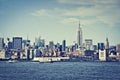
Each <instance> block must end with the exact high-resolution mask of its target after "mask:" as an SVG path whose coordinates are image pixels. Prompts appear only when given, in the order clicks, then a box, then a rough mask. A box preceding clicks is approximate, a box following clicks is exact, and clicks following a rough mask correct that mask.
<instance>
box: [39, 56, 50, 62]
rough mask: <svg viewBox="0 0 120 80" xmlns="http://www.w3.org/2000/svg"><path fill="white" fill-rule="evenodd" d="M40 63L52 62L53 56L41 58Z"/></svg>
mask: <svg viewBox="0 0 120 80" xmlns="http://www.w3.org/2000/svg"><path fill="white" fill-rule="evenodd" d="M39 62H40V63H52V58H45V57H43V58H39Z"/></svg>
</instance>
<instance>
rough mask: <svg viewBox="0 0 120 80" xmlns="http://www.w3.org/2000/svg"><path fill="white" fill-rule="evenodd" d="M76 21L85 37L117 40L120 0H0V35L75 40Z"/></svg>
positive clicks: (69, 41) (60, 41)
mask: <svg viewBox="0 0 120 80" xmlns="http://www.w3.org/2000/svg"><path fill="white" fill-rule="evenodd" d="M79 20H80V24H81V26H80V27H81V28H82V32H83V42H84V40H85V39H92V40H93V43H94V44H97V43H98V42H105V41H106V38H107V37H108V39H109V42H110V45H116V44H119V43H120V0H0V37H4V38H5V39H6V38H7V37H9V38H11V41H12V37H23V39H27V36H28V39H30V40H31V42H32V43H33V42H34V41H35V37H39V36H40V37H41V38H42V39H45V41H46V44H48V42H49V41H54V43H55V44H56V43H57V42H58V43H61V44H62V41H63V40H66V42H67V45H72V44H74V42H75V41H76V40H77V29H78V26H79Z"/></svg>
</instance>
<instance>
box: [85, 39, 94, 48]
mask: <svg viewBox="0 0 120 80" xmlns="http://www.w3.org/2000/svg"><path fill="white" fill-rule="evenodd" d="M92 44H93V42H92V39H85V48H86V50H90V49H91V47H92Z"/></svg>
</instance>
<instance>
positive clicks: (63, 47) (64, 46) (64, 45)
mask: <svg viewBox="0 0 120 80" xmlns="http://www.w3.org/2000/svg"><path fill="white" fill-rule="evenodd" d="M62 51H63V52H65V51H66V40H63V41H62Z"/></svg>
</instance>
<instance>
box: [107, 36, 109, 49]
mask: <svg viewBox="0 0 120 80" xmlns="http://www.w3.org/2000/svg"><path fill="white" fill-rule="evenodd" d="M106 49H109V41H108V38H106Z"/></svg>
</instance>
